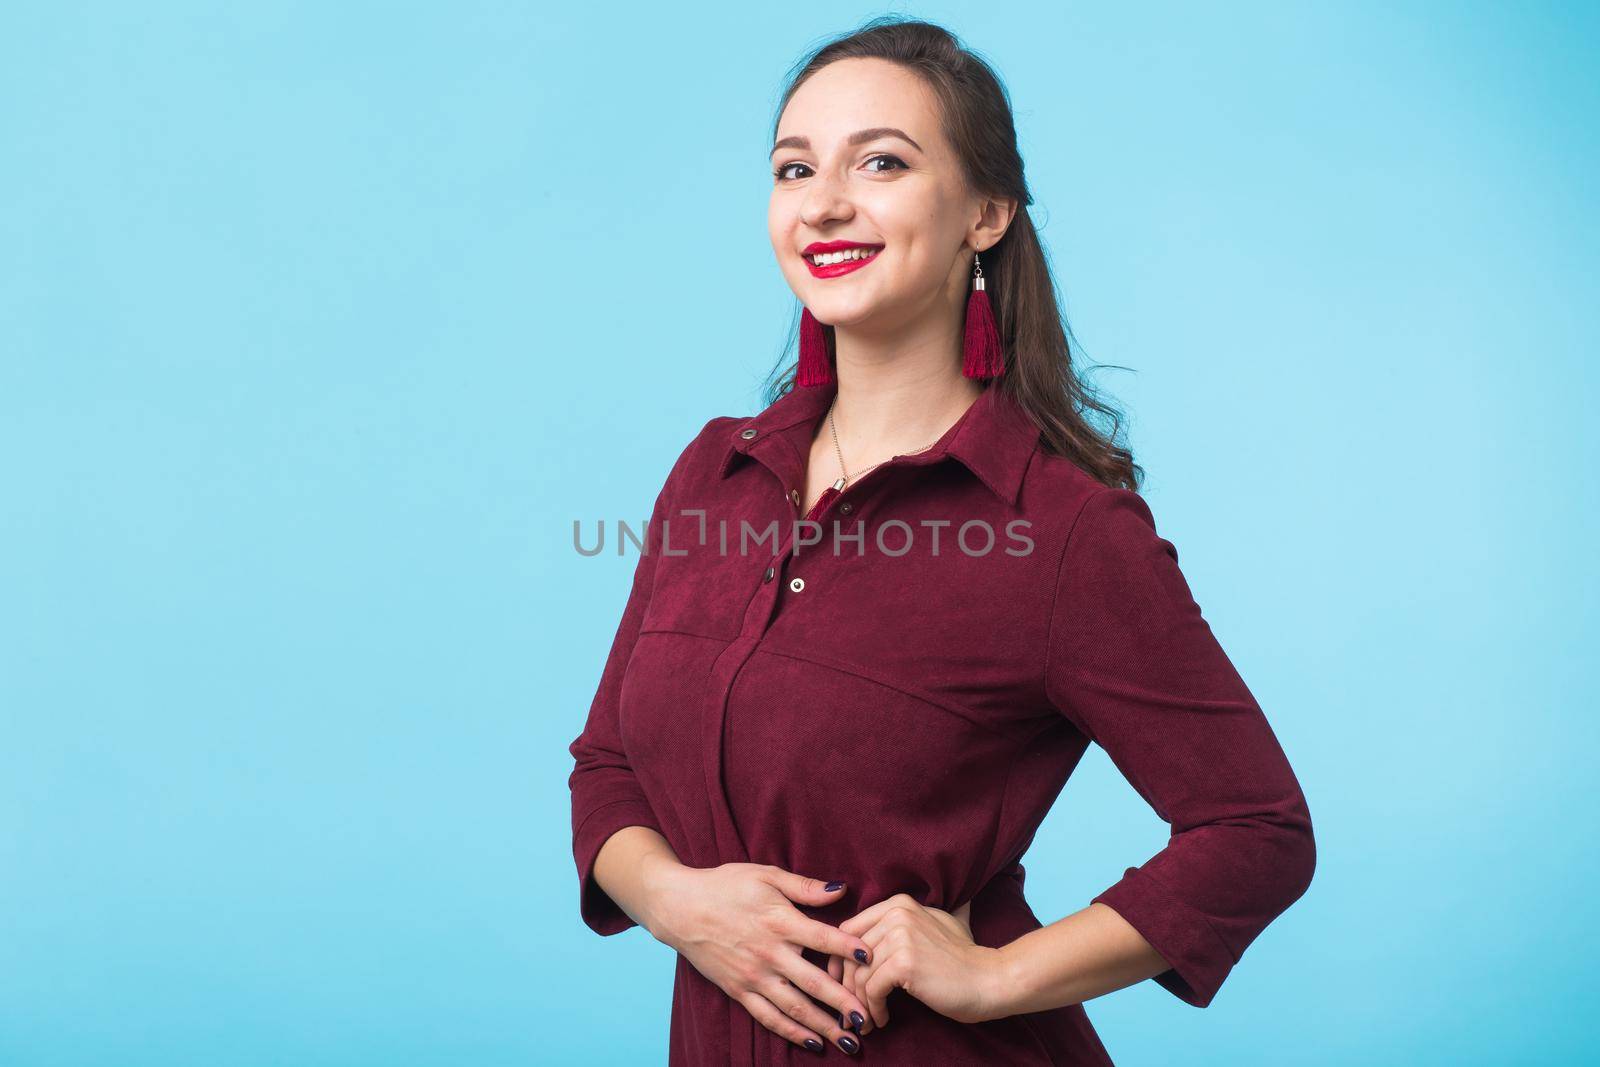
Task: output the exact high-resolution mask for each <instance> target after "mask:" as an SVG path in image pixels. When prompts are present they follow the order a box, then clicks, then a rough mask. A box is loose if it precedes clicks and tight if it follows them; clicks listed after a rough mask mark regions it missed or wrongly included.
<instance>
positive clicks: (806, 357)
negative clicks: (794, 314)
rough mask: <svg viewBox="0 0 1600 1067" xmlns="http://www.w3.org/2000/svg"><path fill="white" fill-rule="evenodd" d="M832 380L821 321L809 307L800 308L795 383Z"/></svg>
mask: <svg viewBox="0 0 1600 1067" xmlns="http://www.w3.org/2000/svg"><path fill="white" fill-rule="evenodd" d="M831 381H833V368H832V367H831V366H829V363H828V335H827V334H826V333H824V332H823V330H822V323H820V322H818V321H817V320H816V318H815V316H813V315H812V314H811V309H810V308H802V309H801V310H800V367H799V369H798V370H796V372H795V378H794V384H796V385H827V384H828V383H829V382H831Z"/></svg>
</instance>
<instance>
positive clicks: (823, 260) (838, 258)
mask: <svg viewBox="0 0 1600 1067" xmlns="http://www.w3.org/2000/svg"><path fill="white" fill-rule="evenodd" d="M877 254H878V250H877V249H876V248H847V249H845V250H844V251H843V252H829V253H828V254H827V255H823V256H806V259H808V260H810V261H811V262H812V263H814V264H816V265H817V266H819V267H826V266H827V265H828V264H830V263H843V262H844V261H845V260H847V259H871V258H872V257H873V256H875V255H877Z"/></svg>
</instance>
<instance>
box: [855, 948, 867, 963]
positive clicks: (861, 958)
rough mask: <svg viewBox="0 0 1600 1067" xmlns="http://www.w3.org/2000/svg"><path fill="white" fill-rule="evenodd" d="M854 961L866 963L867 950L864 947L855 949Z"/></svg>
mask: <svg viewBox="0 0 1600 1067" xmlns="http://www.w3.org/2000/svg"><path fill="white" fill-rule="evenodd" d="M856 962H857V963H866V962H867V950H866V949H864V948H858V949H856Z"/></svg>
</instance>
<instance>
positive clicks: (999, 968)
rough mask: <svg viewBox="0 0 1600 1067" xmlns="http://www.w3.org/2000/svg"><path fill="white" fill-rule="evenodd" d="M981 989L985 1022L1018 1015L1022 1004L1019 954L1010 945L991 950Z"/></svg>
mask: <svg viewBox="0 0 1600 1067" xmlns="http://www.w3.org/2000/svg"><path fill="white" fill-rule="evenodd" d="M988 952H989V955H988V957H987V965H986V966H985V967H984V971H983V977H982V981H981V983H980V988H981V990H982V993H981V996H982V997H983V1010H982V1014H983V1021H985V1022H987V1021H989V1020H991V1019H1004V1018H1007V1017H1008V1016H1012V1015H1016V1014H1017V1013H1018V1005H1019V1004H1020V1002H1021V988H1020V987H1021V983H1020V979H1019V976H1018V968H1017V954H1016V952H1015V950H1014V949H1012V947H1011V946H1010V945H1002V946H1001V947H1000V948H995V949H989V950H988Z"/></svg>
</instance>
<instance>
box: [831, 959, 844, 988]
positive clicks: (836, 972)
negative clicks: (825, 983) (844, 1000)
mask: <svg viewBox="0 0 1600 1067" xmlns="http://www.w3.org/2000/svg"><path fill="white" fill-rule="evenodd" d="M828 977H829V978H832V979H833V980H834V981H835V982H839V983H840V984H841V985H842V984H843V979H844V960H842V959H840V958H839V957H838V956H829V957H828Z"/></svg>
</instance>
